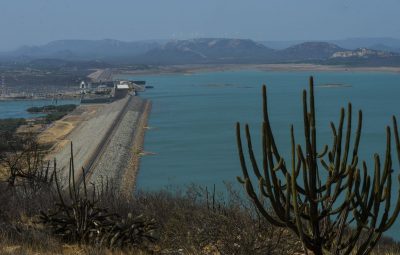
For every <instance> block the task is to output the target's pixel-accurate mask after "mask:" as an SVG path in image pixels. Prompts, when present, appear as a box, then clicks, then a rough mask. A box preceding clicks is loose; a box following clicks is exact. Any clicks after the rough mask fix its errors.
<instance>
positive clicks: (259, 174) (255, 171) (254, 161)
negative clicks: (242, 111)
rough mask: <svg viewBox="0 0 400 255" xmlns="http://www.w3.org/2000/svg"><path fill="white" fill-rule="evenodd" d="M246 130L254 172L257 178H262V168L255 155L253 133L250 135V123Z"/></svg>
mask: <svg viewBox="0 0 400 255" xmlns="http://www.w3.org/2000/svg"><path fill="white" fill-rule="evenodd" d="M245 130H246V140H247V148H248V152H249V156H250V161H251V164H252V166H253V170H254V173H255V175H256V176H257V179H260V178H261V173H260V170H259V168H258V164H257V160H256V158H255V156H254V151H253V145H252V143H251V135H250V129H249V125H248V124H246V126H245Z"/></svg>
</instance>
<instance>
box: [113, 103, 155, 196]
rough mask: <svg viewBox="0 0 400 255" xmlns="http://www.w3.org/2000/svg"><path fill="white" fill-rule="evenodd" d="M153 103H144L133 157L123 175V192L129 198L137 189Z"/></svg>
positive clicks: (132, 148) (135, 138) (136, 131)
mask: <svg viewBox="0 0 400 255" xmlns="http://www.w3.org/2000/svg"><path fill="white" fill-rule="evenodd" d="M151 107H152V103H151V101H150V100H146V101H145V102H144V103H143V108H142V110H141V111H140V116H139V119H138V122H137V125H136V127H135V129H136V130H135V132H134V136H133V140H132V147H131V151H132V156H131V159H130V161H129V165H128V167H127V168H126V171H125V173H124V174H123V177H122V180H123V182H122V183H121V189H120V190H121V191H122V193H123V194H125V195H126V197H127V198H129V197H131V195H132V193H133V192H134V191H135V189H136V181H137V175H138V172H139V170H140V169H139V168H140V159H141V157H142V156H143V152H144V139H145V135H146V129H147V123H148V120H149V115H150V113H151Z"/></svg>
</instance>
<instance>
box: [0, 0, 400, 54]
mask: <svg viewBox="0 0 400 255" xmlns="http://www.w3.org/2000/svg"><path fill="white" fill-rule="evenodd" d="M0 31H1V35H0V38H1V39H0V50H8V49H13V48H16V47H19V46H21V45H38V44H44V43H47V42H49V41H52V40H58V39H104V38H112V39H119V40H126V41H133V40H145V39H186V38H193V37H235V38H251V39H255V40H309V39H314V40H318V39H341V38H348V37H397V38H400V1H399V0H142V1H137V0H0Z"/></svg>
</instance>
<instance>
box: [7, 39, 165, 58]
mask: <svg viewBox="0 0 400 255" xmlns="http://www.w3.org/2000/svg"><path fill="white" fill-rule="evenodd" d="M157 46H159V43H158V42H157V41H136V42H123V41H117V40H111V39H105V40H59V41H53V42H50V43H48V44H45V45H42V46H24V47H21V48H19V49H17V50H15V51H13V52H9V53H8V55H9V56H14V57H19V58H26V59H37V58H58V59H66V60H98V59H113V58H121V57H122V58H127V57H133V56H136V55H139V54H142V53H145V52H147V51H148V50H150V49H152V48H155V47H157Z"/></svg>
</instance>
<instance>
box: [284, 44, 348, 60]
mask: <svg viewBox="0 0 400 255" xmlns="http://www.w3.org/2000/svg"><path fill="white" fill-rule="evenodd" d="M343 50H344V49H343V48H341V47H339V46H337V45H335V44H332V43H327V42H304V43H300V44H297V45H294V46H291V47H289V48H286V49H283V50H280V51H279V59H280V60H285V61H294V62H299V61H310V60H323V59H327V58H329V57H331V56H332V54H334V53H335V52H338V51H343Z"/></svg>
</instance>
